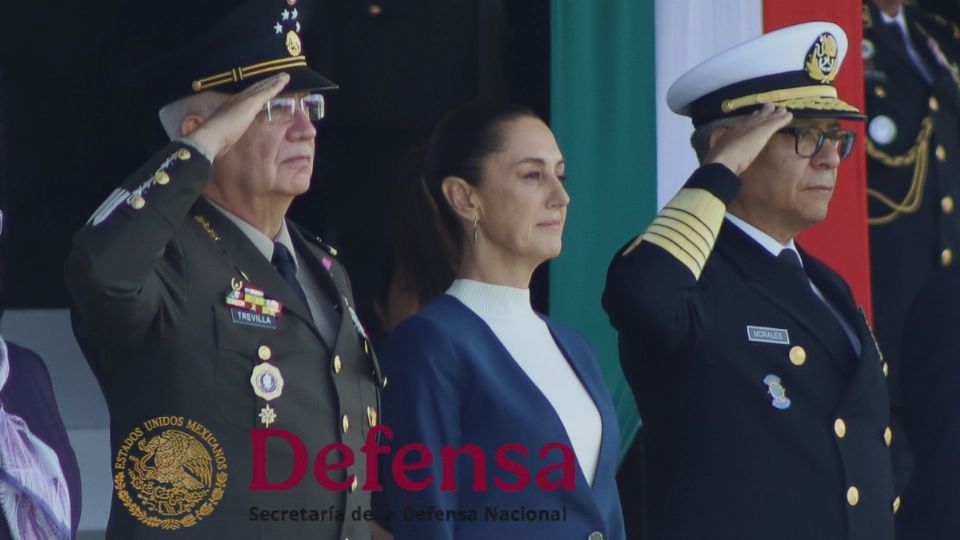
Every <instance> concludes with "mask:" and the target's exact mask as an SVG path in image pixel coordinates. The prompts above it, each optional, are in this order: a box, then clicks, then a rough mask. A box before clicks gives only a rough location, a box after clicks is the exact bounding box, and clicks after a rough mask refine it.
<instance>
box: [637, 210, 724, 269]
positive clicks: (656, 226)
mask: <svg viewBox="0 0 960 540" xmlns="http://www.w3.org/2000/svg"><path fill="white" fill-rule="evenodd" d="M651 232H656V233H657V234H660V235H662V236H668V237H670V238H672V239H673V240H674V242H676V243H677V245H680V246H684V251H686V252H688V253H690V254H691V255H693V256H694V257H696V258H697V260H698V261H700V262H701V263H703V262H706V260H707V256H709V255H710V249H709V248H710V245H709V244H707V245H706V246H704V245H703V243H702V242H698V241H697V240H696V237H691V236H690V235H688V234H686V233H684V232H683V231H681V230H679V229H677V228H675V227H673V226H671V225H670V224H668V223H664V222H661V221H659V220H658V221H655V222H653V223H651V224H650V226H649V227H647V232H645V233H643V234H650V233H651ZM701 266H703V265H702V264H701Z"/></svg>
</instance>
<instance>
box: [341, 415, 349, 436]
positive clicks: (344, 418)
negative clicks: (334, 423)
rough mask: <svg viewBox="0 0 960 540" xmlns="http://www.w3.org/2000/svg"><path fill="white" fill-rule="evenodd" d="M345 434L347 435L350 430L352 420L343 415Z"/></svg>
mask: <svg viewBox="0 0 960 540" xmlns="http://www.w3.org/2000/svg"><path fill="white" fill-rule="evenodd" d="M342 423H343V432H344V433H346V432H347V430H349V429H350V419H349V418H347V415H343V422H342Z"/></svg>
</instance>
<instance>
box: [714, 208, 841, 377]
mask: <svg viewBox="0 0 960 540" xmlns="http://www.w3.org/2000/svg"><path fill="white" fill-rule="evenodd" d="M717 249H719V250H720V251H721V252H723V254H724V256H726V258H727V259H729V261H730V263H731V264H732V265H734V266H735V267H736V268H738V269H739V271H740V272H741V273H742V274H743V275H744V277H745V278H746V280H747V282H748V283H749V285H750V286H751V287H753V288H754V289H756V290H757V291H758V292H759V293H760V294H761V295H763V296H765V297H766V298H768V299H769V300H771V301H772V302H773V303H775V304H776V305H777V306H779V307H780V308H781V309H783V310H784V311H785V312H787V313H788V314H789V315H790V316H791V317H793V318H794V319H796V321H797V322H798V323H800V324H801V325H802V326H803V327H805V328H806V329H807V331H808V332H809V333H810V334H811V335H812V336H813V338H814V339H816V340H818V341H820V342H821V343H822V344H823V346H824V348H826V349H827V351H829V354H830V357H831V358H832V359H833V361H834V365H835V366H836V367H837V368H838V369H839V370H840V371H841V372H842V373H849V372H850V363H849V359H850V358H851V357H852V356H853V352H854V351H853V347H852V345H851V344H850V339H849V337H848V336H847V334H846V332H845V331H844V330H843V327H842V326H840V323H839V321H837V319H836V317H835V316H834V314H833V312H832V311H830V309H829V308H828V307H827V306H826V304H824V303H823V302H822V301H821V300H820V299H819V298H817V297H816V295H815V294H814V292H813V290H811V289H810V287H809V284H805V283H801V282H800V280H799V279H794V278H793V277H792V276H787V275H785V274H786V273H787V272H789V270H787V269H785V268H783V267H782V263H780V262H779V261H777V259H776V258H775V257H774V256H773V255H771V254H770V253H769V252H768V251H767V250H765V249H764V248H763V246H761V245H759V244H757V243H756V242H755V241H753V239H751V238H750V237H748V236H747V235H746V234H745V233H744V232H743V231H741V230H740V229H739V228H738V227H736V226H735V225H732V224H730V223H727V222H724V224H723V226H722V227H721V229H720V235H719V237H718V238H717Z"/></svg>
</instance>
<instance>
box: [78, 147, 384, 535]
mask: <svg viewBox="0 0 960 540" xmlns="http://www.w3.org/2000/svg"><path fill="white" fill-rule="evenodd" d="M211 171H212V169H211V164H210V162H209V161H207V159H206V158H204V157H203V156H201V155H200V153H199V152H198V151H196V149H194V148H192V147H189V146H187V145H184V144H182V143H171V144H170V145H169V146H167V147H166V148H164V149H162V150H161V151H160V152H159V153H157V154H156V155H155V156H154V157H153V158H152V159H150V160H149V161H148V162H147V163H146V164H144V165H143V166H142V167H141V168H140V170H138V171H137V172H136V173H134V174H133V175H132V176H131V177H130V178H128V179H127V180H126V181H125V182H124V184H123V185H122V186H121V188H119V190H118V191H117V192H115V195H114V196H112V197H111V198H110V199H108V200H107V202H106V203H105V204H104V206H102V207H101V208H100V209H99V210H98V211H97V212H96V213H95V214H94V216H93V217H92V218H91V220H90V222H89V223H88V224H87V225H86V226H85V227H84V228H83V229H81V230H80V231H79V232H78V233H77V234H76V236H75V237H74V247H73V250H72V252H71V253H70V256H69V258H68V261H67V266H66V278H67V285H68V287H69V290H70V293H71V295H72V297H73V299H74V303H75V305H74V311H73V315H74V330H75V333H76V335H77V338H78V340H79V341H80V344H81V346H82V348H83V351H84V354H85V355H86V357H87V360H88V362H89V363H90V366H91V368H92V369H93V372H94V374H95V375H96V376H97V378H98V380H99V382H100V385H101V387H102V389H103V392H104V394H105V396H106V400H107V404H108V407H109V410H110V434H111V448H112V452H113V456H114V460H113V461H112V462H111V471H112V474H114V485H115V487H116V485H117V483H118V482H120V481H123V482H124V486H126V492H127V493H128V494H130V496H129V501H132V505H133V506H135V507H137V508H139V509H140V510H141V511H144V512H145V511H146V510H144V508H147V507H148V506H149V505H148V504H147V503H152V504H154V505H157V506H158V507H159V504H158V503H157V500H156V499H157V497H155V496H153V495H151V494H150V493H148V494H147V496H146V497H145V498H142V499H141V498H138V497H140V496H141V495H142V493H140V492H137V493H134V491H135V490H132V489H131V487H130V486H133V484H132V480H131V478H130V476H129V470H130V465H131V463H130V462H129V458H127V463H126V467H127V469H126V474H127V475H126V476H124V475H123V474H120V473H122V472H124V471H121V470H119V469H117V464H118V463H119V465H120V467H121V468H122V467H124V459H117V456H118V455H120V454H118V452H119V451H120V450H121V449H123V448H126V447H128V446H129V445H125V444H124V443H125V440H126V438H127V437H128V436H129V435H130V434H131V433H132V432H135V430H137V429H140V430H141V431H143V432H144V435H143V436H142V437H140V439H139V441H138V442H137V443H136V444H135V445H134V446H133V447H132V448H130V449H129V450H128V452H129V455H131V456H134V454H137V455H136V456H134V457H137V458H138V459H143V460H146V464H145V465H143V469H145V470H162V471H163V472H165V473H167V478H168V479H169V478H173V479H176V478H177V477H176V476H172V475H174V474H180V472H181V471H180V469H172V468H171V467H170V466H169V465H164V464H163V463H162V462H161V460H160V457H159V456H160V451H159V449H158V450H157V453H156V454H151V455H154V456H156V457H155V458H154V459H148V458H146V457H144V456H146V455H147V454H145V453H144V452H143V451H142V449H138V447H137V445H138V444H140V443H144V444H147V441H149V440H152V439H153V438H154V437H155V436H157V435H158V434H160V433H162V432H163V430H161V429H158V430H156V431H153V432H147V430H146V429H145V428H144V427H143V426H144V422H146V421H148V420H150V419H153V418H157V417H162V416H165V417H175V418H183V419H185V421H187V420H192V421H193V422H197V423H199V424H200V425H202V426H203V427H204V428H206V429H207V430H209V432H210V433H211V434H212V435H213V437H215V438H216V442H217V444H218V445H219V447H220V449H222V452H223V455H224V456H225V458H226V466H227V468H226V473H227V475H228V476H227V478H226V488H225V492H224V493H223V494H222V497H221V499H220V500H219V501H218V502H217V503H216V506H215V507H213V508H212V511H210V512H207V515H206V516H205V517H202V519H199V520H197V521H196V522H195V523H194V524H192V525H189V526H182V527H180V528H178V529H176V530H173V531H164V530H162V529H161V528H160V527H158V526H148V524H146V523H145V520H144V519H141V517H134V513H135V512H134V511H133V510H131V508H130V507H131V502H129V501H122V500H119V499H118V496H117V493H118V490H117V489H114V496H113V502H112V506H111V511H110V521H109V525H108V529H107V537H108V538H125V539H126V538H164V539H166V538H204V539H208V538H217V537H219V538H231V539H232V538H307V537H309V538H318V539H335V538H336V539H340V538H344V537H348V538H364V537H366V536H367V535H368V534H369V532H368V524H367V523H366V522H364V521H353V520H351V519H350V513H351V511H352V510H354V509H356V508H358V507H359V508H361V509H367V508H369V493H366V492H364V491H363V490H359V489H357V484H354V485H353V486H352V487H348V488H347V489H344V490H329V489H326V488H323V487H321V486H320V485H318V483H317V481H316V479H315V478H314V474H313V473H314V459H315V457H316V456H317V454H318V452H319V451H320V450H321V449H322V448H323V447H325V446H326V445H328V444H332V443H343V444H345V445H347V446H348V447H349V448H350V449H351V450H352V452H353V454H354V462H353V464H352V465H350V466H349V467H348V468H346V469H341V470H337V471H332V472H330V473H329V476H330V478H331V479H333V480H337V481H346V480H347V478H348V475H357V476H356V477H357V479H358V484H361V485H362V484H363V482H364V477H365V472H364V471H365V460H364V455H363V454H362V453H361V452H360V447H361V446H362V445H363V442H364V440H365V437H366V434H367V432H368V431H369V429H370V426H371V425H372V424H376V422H377V415H378V412H379V385H380V382H379V381H380V379H379V373H378V367H377V365H376V361H375V359H374V357H373V354H372V350H371V349H369V346H368V344H367V343H366V341H365V337H364V336H363V335H362V334H363V332H362V331H361V330H360V328H361V327H360V326H359V325H358V324H356V323H354V321H353V316H352V313H353V307H352V306H353V297H352V294H351V290H350V284H349V281H348V280H347V276H346V273H345V271H344V269H343V267H342V266H341V265H340V263H338V262H337V261H336V260H335V259H334V258H333V257H332V256H331V253H329V252H328V250H326V249H324V247H323V246H321V245H320V244H319V242H318V241H317V239H315V238H313V237H310V236H308V235H306V234H305V233H303V232H302V231H301V230H299V229H298V228H297V227H296V226H294V225H292V224H290V223H289V222H288V227H289V229H290V234H291V238H292V241H293V244H294V247H295V249H296V251H297V253H298V254H299V255H300V257H301V261H302V264H307V265H310V267H311V269H312V270H313V273H314V274H315V275H316V276H319V279H321V280H322V282H321V283H320V284H319V285H320V288H321V290H323V291H325V293H326V295H327V296H328V298H326V300H327V301H330V302H332V303H333V304H334V305H335V308H336V311H337V313H338V315H339V317H340V320H339V321H338V324H337V325H336V327H337V329H338V331H337V334H336V339H335V342H334V343H326V342H325V341H324V339H323V338H322V337H321V334H320V332H319V331H318V330H317V328H316V326H315V324H314V322H313V319H312V318H311V316H310V314H309V311H308V308H307V307H306V306H305V305H304V304H303V302H302V301H301V300H299V298H298V296H297V295H296V293H295V292H294V291H293V289H292V288H291V287H290V286H289V285H288V284H287V282H285V281H284V280H283V278H282V277H281V276H280V274H279V273H278V272H277V271H276V270H275V269H274V267H273V266H272V265H271V264H270V261H268V260H266V258H265V257H264V256H263V255H262V254H261V253H260V252H259V251H257V249H256V247H255V246H254V245H253V243H252V242H250V240H249V239H248V238H247V237H246V236H245V235H244V234H243V232H242V231H240V230H239V229H238V228H237V227H236V226H235V225H234V224H233V223H231V222H230V220H229V219H228V218H227V217H226V216H225V215H223V214H222V213H221V212H220V211H218V210H216V209H215V208H213V207H212V206H211V205H210V204H209V203H206V202H205V201H204V200H202V199H199V197H200V192H201V190H202V189H203V186H204V185H205V184H206V182H207V181H208V180H209V178H210V175H211ZM118 201H119V202H118ZM240 282H242V283H243V285H242V286H241V287H240V288H241V289H243V288H254V289H256V290H259V291H262V293H263V296H264V297H265V298H267V299H273V300H277V301H279V302H280V304H282V306H283V311H282V313H281V314H280V316H279V317H275V320H274V321H273V322H274V326H275V327H271V325H269V324H265V323H263V321H265V320H266V319H263V318H258V317H249V316H247V315H250V314H251V313H252V312H251V311H249V310H244V309H239V310H238V309H236V308H235V307H233V306H230V305H227V303H226V300H225V299H226V296H227V295H228V294H229V293H230V292H231V291H232V290H233V288H234V286H235V285H239V284H240ZM261 315H262V314H261ZM258 321H259V322H260V324H257V322H258ZM262 363H269V364H272V365H273V366H274V367H276V368H277V369H278V370H279V372H280V374H281V376H282V378H283V380H284V385H283V387H282V392H281V393H280V395H279V396H278V397H275V398H273V399H271V400H270V401H269V403H268V402H267V401H265V400H264V399H263V398H261V397H258V396H257V395H256V394H255V393H254V390H253V386H252V383H251V375H252V374H253V370H254V368H255V367H257V366H258V365H259V364H262ZM267 382H268V383H275V382H276V381H275V380H270V381H267ZM268 386H270V385H269V384H268ZM268 404H269V405H270V407H271V409H272V410H273V411H274V413H275V414H276V419H275V421H274V422H272V423H270V424H265V423H264V422H263V420H262V419H261V415H260V412H261V411H262V410H263V409H264V408H265V407H266V405H268ZM264 427H269V428H270V429H280V430H286V431H289V432H291V433H293V434H294V435H295V436H296V437H297V438H299V439H300V440H301V441H302V442H303V445H304V447H305V454H304V455H302V456H301V458H303V459H306V461H307V463H306V465H307V469H306V470H305V474H304V476H303V478H302V480H301V481H300V482H299V484H297V485H296V486H293V487H290V488H289V489H284V490H277V491H254V490H251V481H252V480H253V468H254V453H253V448H254V446H253V444H252V441H251V430H252V429H254V428H264ZM178 429H179V430H180V431H184V432H187V433H188V434H191V436H193V435H192V433H196V431H193V432H190V431H189V430H186V429H184V428H183V427H178ZM171 440H172V439H171ZM209 448H211V447H208V451H211V452H213V451H215V449H214V450H210V449H209ZM266 448H267V449H266V458H265V460H266V463H267V477H268V480H269V482H271V483H279V482H282V481H283V480H285V479H287V478H288V477H289V476H290V475H291V473H292V472H293V471H294V466H295V464H296V463H297V461H298V460H297V459H296V455H295V451H294V450H293V447H292V446H291V445H290V443H288V442H285V441H283V440H280V439H270V440H269V442H268V444H267V446H266ZM337 454H338V453H337V452H334V457H331V458H329V459H328V461H331V462H332V461H339V460H338V459H335V457H336V456H337ZM179 455H183V454H182V453H177V454H174V456H179ZM211 455H215V454H213V453H211ZM120 457H121V458H123V457H124V455H120ZM303 459H300V460H299V461H301V462H302V461H303ZM162 467H163V469H161V468H162ZM185 470H186V469H185ZM191 472H192V471H191ZM217 472H218V473H219V472H222V471H220V470H219V469H217ZM157 474H159V473H157ZM180 478H181V479H182V475H181V476H180ZM198 478H200V479H201V480H203V481H205V482H207V483H208V484H209V483H210V482H211V480H210V478H203V477H202V475H198ZM219 478H220V477H219V476H217V480H219ZM151 486H152V487H151ZM151 486H148V487H151V489H154V490H155V491H156V492H157V493H159V492H160V490H161V488H163V489H168V490H172V489H174V488H176V487H177V484H176V483H175V482H172V481H169V482H166V483H164V482H160V481H158V482H156V483H154V484H152V485H151ZM141 491H142V490H141ZM138 493H140V494H139V495H138ZM215 493H216V492H215V491H213V490H211V491H210V492H209V493H207V494H204V497H206V498H207V499H206V500H209V497H210V496H211V495H213V494H215ZM197 508H199V507H197ZM302 508H305V509H307V510H317V511H319V510H335V511H346V513H347V515H346V518H345V519H344V518H343V517H341V518H340V519H336V516H335V515H334V516H333V517H327V518H326V519H323V518H321V517H320V516H317V517H318V519H316V520H310V514H309V513H308V514H304V516H305V519H306V520H304V517H300V516H301V515H300V514H299V510H300V509H302ZM208 510H209V508H208ZM264 510H266V511H270V512H272V511H274V510H277V511H278V512H276V513H271V514H268V516H267V518H268V520H266V521H265V520H264V519H263V518H262V517H260V515H261V514H259V513H258V512H262V511H264ZM282 510H286V511H288V513H287V514H286V518H284V514H282V513H280V512H279V511H282ZM197 511H198V510H197V509H194V510H193V513H192V515H194V516H196V513H197ZM291 512H292V513H297V514H298V515H297V517H298V518H299V519H293V518H291V517H290V516H291ZM147 515H148V517H154V518H158V519H160V518H162V519H169V518H175V517H178V516H177V515H174V516H169V517H167V518H163V517H162V516H160V517H158V516H157V514H156V513H149V514H147ZM153 523H160V522H153ZM163 523H168V524H169V523H170V522H169V521H165V522H163Z"/></svg>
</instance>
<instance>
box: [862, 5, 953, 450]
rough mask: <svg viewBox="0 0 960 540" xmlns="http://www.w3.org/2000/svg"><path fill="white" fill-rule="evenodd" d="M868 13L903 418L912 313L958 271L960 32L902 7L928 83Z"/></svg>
mask: <svg viewBox="0 0 960 540" xmlns="http://www.w3.org/2000/svg"><path fill="white" fill-rule="evenodd" d="M863 9H864V28H863V38H864V41H863V57H864V90H865V92H866V96H865V104H866V106H865V112H866V113H867V115H868V116H869V118H868V120H867V122H868V123H867V140H866V148H867V184H868V188H869V196H868V204H869V207H868V209H869V216H870V258H871V266H870V273H871V284H872V288H873V307H874V321H875V322H876V331H877V339H878V340H879V341H880V349H881V350H882V351H883V352H884V355H885V356H886V358H885V359H886V360H887V361H888V362H889V363H890V368H891V373H890V381H891V390H892V394H891V399H892V405H893V408H894V412H895V413H896V412H898V411H899V408H900V391H899V374H900V371H901V369H900V350H901V335H902V332H903V325H904V322H905V321H906V315H907V310H908V309H909V307H910V304H911V302H912V301H913V298H914V297H915V295H916V294H917V292H918V291H919V290H920V287H921V285H922V284H923V282H924V280H925V279H927V278H928V277H930V276H931V275H932V274H933V273H934V272H936V271H937V270H938V269H940V268H941V267H946V266H952V265H955V264H957V263H960V258H958V257H960V251H958V250H960V207H958V205H960V178H958V177H957V171H958V168H960V117H958V114H960V101H958V100H960V91H958V88H960V86H958V84H960V80H958V78H957V77H958V74H957V73H955V72H954V71H952V70H951V69H950V68H948V67H947V66H945V65H944V62H946V64H948V65H953V69H956V63H957V62H958V61H960V28H957V26H955V25H953V24H951V23H948V22H947V21H946V20H944V19H943V18H942V17H939V16H935V15H933V14H931V13H928V12H926V11H923V10H921V9H918V8H916V7H913V6H904V7H903V8H902V9H903V15H904V18H905V20H906V23H907V28H908V30H909V35H910V41H911V43H912V46H913V49H914V50H915V51H916V52H917V54H918V55H919V56H920V58H921V61H922V62H923V65H925V66H926V69H927V71H928V72H929V75H930V76H931V80H930V81H929V82H928V81H926V80H925V79H924V76H923V75H922V74H921V73H920V71H919V70H918V68H917V67H916V64H915V61H914V60H913V59H911V58H910V55H909V54H908V53H907V49H906V42H905V40H904V38H903V34H902V31H901V29H900V28H899V26H897V25H896V24H893V23H891V24H885V23H884V19H883V17H882V16H881V12H880V10H879V8H877V7H876V5H874V4H873V2H871V1H866V2H864V8H863ZM903 369H909V366H907V365H905V366H904V368H903ZM901 442H902V440H901ZM894 448H895V449H896V448H897V446H894Z"/></svg>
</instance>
